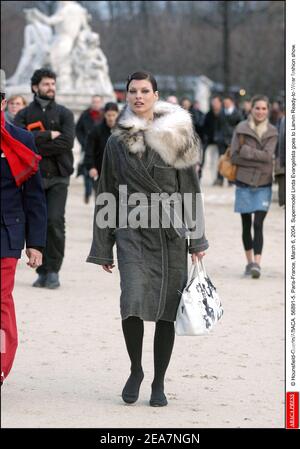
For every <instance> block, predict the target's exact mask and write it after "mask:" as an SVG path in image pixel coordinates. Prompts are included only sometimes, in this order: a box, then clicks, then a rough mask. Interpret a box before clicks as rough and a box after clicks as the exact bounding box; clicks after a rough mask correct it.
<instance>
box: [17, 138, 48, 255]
mask: <svg viewBox="0 0 300 449" xmlns="http://www.w3.org/2000/svg"><path fill="white" fill-rule="evenodd" d="M29 138H30V141H29V143H28V147H29V148H30V149H32V150H33V151H35V152H36V153H37V150H36V147H35V144H34V139H33V136H32V135H30V134H29ZM22 193H23V207H24V212H25V217H26V234H25V238H26V247H27V248H34V247H40V248H44V247H45V246H46V236H47V206H46V197H45V193H44V189H43V186H42V177H41V174H40V171H39V170H38V171H37V172H36V173H35V174H34V175H33V176H31V177H30V178H29V179H28V180H27V181H26V182H24V184H23V188H22Z"/></svg>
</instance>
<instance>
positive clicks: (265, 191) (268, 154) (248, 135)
mask: <svg viewBox="0 0 300 449" xmlns="http://www.w3.org/2000/svg"><path fill="white" fill-rule="evenodd" d="M268 117H269V100H268V98H267V97H266V96H264V95H256V96H255V97H253V98H252V100H251V112H250V114H249V117H248V119H247V120H244V121H242V122H240V123H239V124H238V125H237V127H236V129H235V132H234V134H233V137H232V142H231V160H232V163H233V164H236V165H237V175H236V181H235V184H236V191H235V206H234V211H235V212H238V213H240V214H241V218H242V228H243V232H242V240H243V246H244V249H245V254H246V259H247V265H246V269H245V275H246V276H248V275H249V276H252V278H259V277H260V275H261V255H262V248H263V223H264V219H265V217H266V215H267V212H268V210H269V207H270V204H271V199H272V181H273V175H272V173H273V155H274V152H275V148H276V144H277V138H278V132H277V129H276V128H275V126H273V125H271V124H270V123H269V118H268ZM252 214H253V217H252ZM252 225H253V228H254V235H253V238H252V234H251V228H252Z"/></svg>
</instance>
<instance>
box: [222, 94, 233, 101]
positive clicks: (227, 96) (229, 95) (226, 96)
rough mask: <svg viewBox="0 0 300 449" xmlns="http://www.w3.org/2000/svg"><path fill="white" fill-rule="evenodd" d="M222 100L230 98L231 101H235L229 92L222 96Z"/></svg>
mask: <svg viewBox="0 0 300 449" xmlns="http://www.w3.org/2000/svg"><path fill="white" fill-rule="evenodd" d="M223 100H231V101H232V102H233V103H235V99H234V96H233V95H231V94H226V95H224V96H223Z"/></svg>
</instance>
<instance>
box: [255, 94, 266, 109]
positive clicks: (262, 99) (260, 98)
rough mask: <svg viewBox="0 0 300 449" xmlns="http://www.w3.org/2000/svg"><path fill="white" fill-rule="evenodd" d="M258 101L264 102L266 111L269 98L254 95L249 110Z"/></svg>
mask: <svg viewBox="0 0 300 449" xmlns="http://www.w3.org/2000/svg"><path fill="white" fill-rule="evenodd" d="M258 101H265V102H266V103H267V106H268V109H270V101H269V98H268V97H267V96H266V95H260V94H258V95H254V97H252V98H251V109H252V108H254V106H255V103H257V102H258Z"/></svg>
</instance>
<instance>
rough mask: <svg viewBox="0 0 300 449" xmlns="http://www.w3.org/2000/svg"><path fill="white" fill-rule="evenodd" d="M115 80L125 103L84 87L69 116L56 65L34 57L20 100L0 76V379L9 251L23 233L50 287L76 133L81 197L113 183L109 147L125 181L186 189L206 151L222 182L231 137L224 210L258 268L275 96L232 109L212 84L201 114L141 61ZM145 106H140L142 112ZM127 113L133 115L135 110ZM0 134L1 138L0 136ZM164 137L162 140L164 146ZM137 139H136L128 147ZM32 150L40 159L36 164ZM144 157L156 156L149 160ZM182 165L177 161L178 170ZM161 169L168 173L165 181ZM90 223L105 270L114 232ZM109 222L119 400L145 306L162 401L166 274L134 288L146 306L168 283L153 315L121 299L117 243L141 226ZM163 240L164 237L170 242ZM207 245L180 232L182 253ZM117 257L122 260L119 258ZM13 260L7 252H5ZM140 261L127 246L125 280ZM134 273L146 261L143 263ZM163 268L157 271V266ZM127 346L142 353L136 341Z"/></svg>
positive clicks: (156, 399) (249, 272)
mask: <svg viewBox="0 0 300 449" xmlns="http://www.w3.org/2000/svg"><path fill="white" fill-rule="evenodd" d="M1 77H2V74H1ZM126 89H127V103H126V105H125V107H124V108H123V109H122V110H120V107H119V105H118V104H117V103H115V102H107V103H104V102H103V99H102V98H101V96H99V95H94V96H92V98H91V102H90V106H89V107H88V108H87V109H86V110H85V111H83V112H82V113H81V115H80V116H79V118H78V120H77V122H76V123H75V119H74V114H73V112H72V111H71V110H69V109H68V108H66V107H65V106H63V105H60V104H58V103H57V102H56V101H55V94H56V74H55V73H54V72H53V71H52V70H50V69H46V68H42V69H38V70H36V71H35V72H34V73H33V75H32V78H31V90H32V94H33V100H32V102H30V103H29V104H26V101H25V100H24V98H23V97H22V96H20V95H14V96H13V97H11V98H9V99H8V100H6V98H5V86H4V84H3V83H2V80H1V136H2V135H3V136H5V139H1V171H2V170H4V171H5V170H6V171H7V176H6V178H5V182H6V184H5V182H4V181H3V180H2V181H1V187H2V199H1V202H2V205H3V207H4V209H3V208H2V210H4V212H5V213H4V215H3V217H1V247H2V248H4V249H3V251H2V249H1V262H2V263H1V274H2V270H6V271H5V273H6V276H7V279H8V281H7V283H6V284H5V285H4V286H3V287H1V297H3V298H4V300H3V299H2V300H1V311H2V310H3V320H4V321H1V329H5V332H6V334H7V335H8V338H7V342H8V345H9V344H10V345H11V349H10V350H9V351H8V352H7V354H10V355H9V360H8V362H5V363H6V365H5V363H4V366H7V368H5V370H4V371H5V372H3V373H2V378H3V379H4V378H5V377H6V376H7V374H8V372H9V370H10V368H11V365H12V361H13V357H14V352H15V350H16V344H17V331H16V323H15V318H13V319H12V318H11V317H14V306H13V298H12V290H13V285H14V276H15V270H16V264H17V259H18V258H20V255H21V251H22V249H23V247H24V244H25V242H26V248H27V249H26V253H27V255H28V258H29V262H28V264H29V265H30V266H31V267H32V268H35V269H36V272H37V274H38V277H37V279H36V280H35V281H34V283H33V286H34V287H36V288H48V289H56V288H58V287H59V286H60V279H59V272H60V270H61V267H62V263H63V259H64V251H65V208H66V201H67V196H68V189H69V185H70V176H71V175H72V174H73V173H74V156H73V151H72V150H73V147H74V139H75V137H77V139H78V142H79V143H80V146H81V157H80V161H79V164H78V166H77V176H81V175H82V176H83V178H84V195H83V199H84V203H88V202H89V201H90V198H91V196H93V192H94V194H95V196H96V194H97V193H99V192H101V189H102V190H105V188H111V190H112V191H113V189H114V185H113V182H114V180H113V176H115V171H114V170H113V169H112V164H113V157H112V153H113V152H118V157H119V158H120V163H119V165H118V167H117V169H115V170H120V173H119V176H120V177H121V178H122V176H123V177H124V180H126V183H127V184H130V183H132V189H133V191H135V190H137V191H138V189H139V188H140V189H142V190H143V189H145V188H146V187H145V185H146V184H145V185H143V183H142V181H143V179H142V178H143V177H144V180H146V181H147V186H149V183H150V184H151V182H150V181H151V178H152V181H153V180H154V181H153V186H157V185H160V183H163V182H164V181H165V183H166V186H167V190H166V191H168V189H171V190H172V189H173V188H175V187H174V186H175V185H177V184H178V183H176V182H175V181H174V179H175V178H174V176H176V177H177V178H178V179H179V181H180V182H179V184H178V185H179V188H180V189H182V191H186V192H190V191H193V192H194V193H196V192H200V184H201V178H202V174H203V166H205V164H206V158H207V155H208V153H210V156H211V161H213V163H211V165H210V170H211V175H212V178H213V185H214V186H220V187H221V186H224V185H225V183H224V177H223V176H222V174H221V173H220V172H219V170H218V161H219V158H220V156H221V155H223V154H224V153H225V151H226V150H227V149H228V148H230V154H231V160H232V163H233V164H235V166H236V167H237V172H236V173H237V174H236V179H235V181H230V182H229V183H228V185H229V186H232V185H233V184H234V185H235V188H236V190H235V206H234V210H235V212H237V213H239V214H240V215H241V223H242V243H243V248H244V251H245V257H246V261H247V265H246V268H245V272H244V274H245V276H252V278H259V277H260V275H261V256H262V248H263V223H264V220H265V217H266V215H267V212H268V210H269V207H270V204H271V197H272V183H273V177H274V175H275V178H276V180H277V182H278V184H279V204H280V205H284V204H285V193H284V184H285V182H284V176H285V118H284V106H283V104H282V103H281V102H279V101H274V102H273V103H272V104H271V105H270V102H269V99H268V98H267V97H266V96H264V95H256V96H254V97H253V98H252V99H251V100H248V99H246V100H244V102H243V104H242V107H241V108H240V107H238V106H237V104H236V101H235V99H234V97H233V96H231V95H227V94H225V95H224V96H220V95H219V94H217V95H213V96H212V98H211V101H210V110H209V111H208V112H207V113H203V112H202V111H201V105H199V103H198V102H193V101H192V99H190V98H188V97H183V98H181V99H180V100H179V99H178V98H177V97H176V96H175V95H171V96H169V97H167V98H166V100H163V101H159V96H158V91H157V85H156V81H155V79H154V78H153V76H152V75H151V74H148V73H147V72H136V73H135V74H133V75H132V76H131V78H129V80H128V82H127V87H126ZM147 105H149V110H147V111H146V112H145V111H144V109H145V108H146V106H147ZM143 111H144V112H143ZM132 116H134V117H137V118H138V119H139V120H136V121H134V120H133V119H132ZM141 120H146V124H147V126H146V125H145V124H144V125H142V124H143V123H144V122H142V121H141ZM159 120H161V121H160V122H159ZM152 122H153V123H160V127H161V134H158V135H156V134H155V133H157V130H156V128H155V127H151V126H152ZM179 122H180V123H184V124H185V128H184V129H182V127H179V126H178V125H177V123H179ZM165 128H166V129H167V130H172V131H170V132H172V133H173V134H174V139H173V140H170V141H169V140H168V139H169V137H168V132H169V131H168V132H166V133H165V134H164V131H165ZM177 134H178V142H184V145H186V149H185V152H184V153H182V148H180V147H177V145H178V144H177V143H176V142H177V140H176V136H177ZM116 136H119V140H116ZM278 136H279V138H278ZM164 139H165V140H164ZM2 140H3V142H5V144H4V143H3V144H2ZM18 141H19V142H21V144H19V143H18ZM108 141H109V142H110V144H108ZM119 141H121V142H123V143H122V145H121V144H120V146H118V142H119ZM166 142H170V143H168V144H167V145H166ZM137 143H138V145H139V149H138V150H136V146H135V145H137ZM114 145H115V148H114V149H113V147H114ZM125 146H128V148H129V152H131V153H132V160H131V163H132V164H136V165H135V167H136V169H137V172H138V171H140V170H141V172H142V175H140V178H139V176H137V177H135V176H132V166H131V168H130V164H128V160H127V159H126V155H125V154H124V157H123V149H124V147H125ZM172 146H173V147H172ZM169 147H170V148H169ZM24 148H25V149H24ZM22 151H23V152H24V154H27V158H26V160H25V159H24V160H23V159H22V158H23V153H22ZM172 152H173V153H172ZM12 154H13V155H15V158H18V160H21V161H22V164H19V170H18V171H16V165H15V164H13V163H12V160H13V159H12V156H11V155H12ZM182 154H184V156H182ZM122 157H123V159H122V160H121V158H122ZM37 159H39V170H38V168H37V162H36V160H37ZM155 161H156V162H157V164H158V165H154V162H155ZM127 164H128V167H127ZM139 164H142V166H143V167H142V166H141V165H139ZM2 166H3V167H2ZM139 167H140V168H139ZM159 168H162V169H163V170H159ZM182 168H185V169H186V170H181V169H182ZM122 170H124V173H123V171H122ZM126 170H127V171H126ZM130 170H131V171H130ZM151 170H152V171H151ZM174 170H175V171H174ZM137 172H135V173H137ZM175 172H176V175H175ZM22 173H27V175H26V176H25V177H23V178H21V181H20V182H19V181H18V179H19V178H18V177H19V176H21V175H22ZM166 175H167V178H166V179H165V180H164V177H165V176H166ZM29 177H30V178H29ZM147 177H149V178H147ZM173 178H174V179H173ZM139 183H141V184H139ZM156 183H157V184H156ZM170 186H171V187H170ZM163 187H164V184H162V185H161V188H163ZM12 195H14V197H15V198H17V197H18V203H16V204H14V203H13V202H11V201H10V197H11V196H12ZM37 198H38V201H37ZM95 212H96V206H95ZM33 222H34V224H33ZM252 227H253V231H252ZM37 228H38V229H37ZM95 229H96V227H95V226H94V240H93V244H92V248H91V253H90V255H89V256H88V260H87V261H89V262H92V263H96V264H99V265H102V266H103V268H104V269H105V271H107V272H111V270H112V268H113V267H114V265H113V258H112V245H113V243H114V242H115V240H114V239H113V238H112V236H111V235H110V234H105V233H100V234H97V235H96V234H95V233H96V231H95ZM118 231H119V232H118V234H117V244H118V245H119V249H118V254H119V256H121V257H120V261H121V264H120V266H119V269H120V271H121V276H122V277H123V289H124V290H123V292H122V295H123V296H122V297H121V298H123V309H122V314H123V315H122V320H123V321H122V325H123V331H124V336H125V340H126V345H127V348H128V351H129V355H130V357H131V360H132V363H133V365H132V366H133V369H134V370H135V372H133V375H132V376H131V377H130V378H129V379H128V382H127V383H126V385H125V387H124V391H123V399H124V401H125V402H135V400H136V398H137V396H138V388H139V385H140V383H141V381H142V378H143V372H142V370H141V366H140V359H139V360H137V359H136V351H137V348H136V343H133V342H132V337H133V336H136V335H137V334H139V336H140V342H141V341H142V335H143V327H142V325H141V321H142V319H141V318H142V317H141V316H140V315H143V314H145V316H147V317H148V318H146V319H147V320H150V321H157V328H156V337H155V338H156V340H155V341H156V343H155V344H156V354H155V357H156V362H155V363H156V364H155V369H156V377H155V379H154V383H153V391H152V397H151V401H152V403H153V404H154V405H160V406H162V405H166V403H167V401H166V397H165V395H164V393H163V377H164V374H165V371H166V369H167V366H168V362H169V359H170V355H171V351H172V347H173V340H174V332H173V331H174V329H173V327H172V326H170V323H171V324H173V322H174V319H175V315H176V314H175V312H176V304H177V302H176V301H175V302H174V298H171V296H172V295H171V293H170V292H169V290H167V289H168V288H170V285H169V286H164V289H165V290H164V289H161V284H160V283H159V282H158V280H157V282H156V284H155V285H154V287H153V289H152V290H151V291H147V292H146V291H141V292H140V293H139V294H140V295H141V297H143V295H144V296H145V297H146V296H147V295H148V296H149V295H150V293H151V294H153V295H158V296H157V298H156V299H155V298H154V296H153V297H151V298H150V296H149V298H150V299H149V301H150V303H151V307H153V305H154V304H156V302H155V301H156V300H158V299H159V297H160V296H159V295H160V293H159V291H160V292H162V291H165V292H166V291H168V293H167V294H170V298H169V300H168V301H170V303H169V306H168V302H167V303H166V309H165V315H164V310H160V314H159V316H160V317H163V318H161V319H159V320H157V319H156V318H157V316H158V315H155V314H154V312H153V311H152V309H151V308H149V309H147V308H146V309H143V308H142V307H144V305H141V304H139V305H138V303H139V300H138V298H137V299H136V302H133V303H130V298H129V296H128V292H129V291H131V288H132V286H131V285H129V284H128V286H127V282H130V279H133V277H132V273H131V272H129V271H127V270H128V264H127V263H126V260H127V259H128V260H129V259H130V257H131V256H130V254H126V248H127V247H126V245H129V246H128V248H129V249H130V248H134V247H136V245H137V243H136V242H137V240H136V239H141V238H143V237H141V236H140V234H138V235H137V234H134V231H132V236H130V234H126V235H125V234H124V235H123V234H122V232H120V231H122V229H121V230H120V229H119V230H118ZM18 234H19V237H18V238H17V237H16V236H17V235H18ZM131 237H132V238H133V239H135V243H134V244H133V243H132V242H131V240H130V238H131ZM145 238H150V235H149V236H147V237H146V236H145ZM126 239H127V240H126ZM175 240H176V239H175ZM149 241H150V240H149ZM176 241H177V240H176ZM3 242H4V243H5V244H4V245H3ZM170 242H172V240H170ZM153 243H154V246H153V247H156V246H155V245H157V242H156V241H154V242H153ZM105 245H107V248H108V249H107V251H105V248H106V246H105ZM166 245H167V244H166ZM168 245H170V248H171V246H172V245H171V243H168ZM158 246H160V243H159V245H158ZM207 247H208V243H207V241H206V239H205V236H204V235H203V236H202V239H199V241H198V240H197V239H195V242H193V241H192V242H191V245H190V249H189V252H190V254H191V255H192V260H193V263H194V262H195V260H196V257H198V258H202V257H203V255H204V250H206V249H207ZM124 248H125V253H124V254H123V252H122V251H123V250H124ZM163 249H164V247H163V248H162V250H163ZM175 249H176V251H178V260H177V261H176V263H179V264H180V266H179V265H178V267H177V268H176V270H177V273H179V272H180V273H181V277H178V276H177V277H176V279H175V278H174V279H173V281H174V283H176V282H177V283H178V282H180V285H179V286H178V290H181V289H182V287H183V284H184V279H185V275H186V264H185V262H184V254H185V250H186V246H185V245H184V247H183V246H182V247H180V245H177V248H175ZM176 251H175V252H176ZM99 254H100V255H99ZM174 254H175V253H174ZM122 257H123V259H124V268H122ZM135 257H136V258H137V259H136V262H137V264H136V266H135V265H134V264H133V259H135ZM165 257H167V256H166V255H165ZM12 259H13V263H11V260H12ZM173 259H174V257H173ZM175 259H176V258H175ZM175 259H174V260H175ZM130 260H131V259H130ZM151 260H152V261H153V263H155V254H152V255H151V254H150V253H149V261H151ZM159 260H161V258H160V255H159V257H158V259H157V261H159ZM142 262H143V261H142V260H139V253H137V254H135V255H132V260H131V263H130V264H129V265H130V266H131V269H132V270H134V269H135V270H136V272H134V271H133V272H134V278H135V279H139V278H141V279H142V276H141V272H140V266H141V263H142ZM149 263H150V262H149ZM158 263H159V262H158ZM173 263H175V262H173ZM148 268H149V267H148ZM162 268H163V267H160V266H151V267H150V268H149V270H152V271H153V273H156V274H157V279H160V274H161V271H162ZM181 269H182V272H181V271H180V270H181ZM122 270H123V271H122ZM7 273H9V274H8V275H7ZM145 273H146V271H144V272H143V274H145ZM159 273H160V274H159ZM163 278H164V277H163ZM165 278H166V279H167V278H168V276H167V273H166V277H165ZM169 279H171V280H172V273H171V274H170V273H169ZM146 281H147V282H149V279H148V280H147V279H145V285H148V284H147V282H146ZM161 282H162V283H163V281H161ZM125 285H126V288H125ZM176 285H177V284H176ZM156 287H157V288H158V289H157V288H156ZM137 291H138V290H137ZM148 296H147V297H148ZM125 298H126V299H125ZM124 301H125V302H124ZM126 301H127V302H126ZM172 301H173V302H172ZM150 303H149V304H150ZM160 305H161V304H160ZM134 307H136V308H134ZM149 307H150V306H149ZM168 307H169V308H168ZM128 311H129V312H128ZM147 314H148V315H147ZM132 315H133V316H132ZM134 315H136V316H134ZM155 316H156V318H155ZM1 320H2V318H1ZM8 322H9V323H10V324H9V325H8V324H7V323H8ZM11 323H12V324H11ZM166 323H167V324H166ZM163 339H165V345H162V343H161V342H162V340H163ZM138 351H139V353H140V355H141V348H139V349H138ZM1 358H2V354H1ZM133 360H135V362H133ZM133 398H135V399H133Z"/></svg>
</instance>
